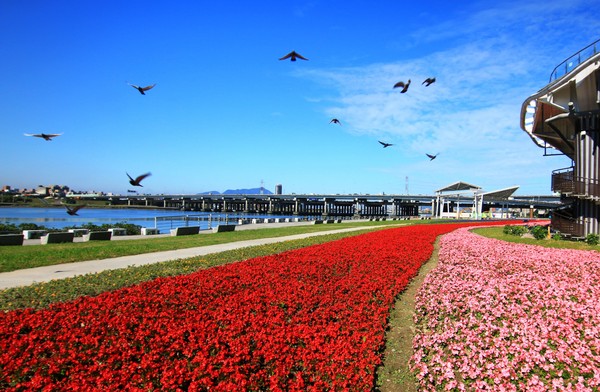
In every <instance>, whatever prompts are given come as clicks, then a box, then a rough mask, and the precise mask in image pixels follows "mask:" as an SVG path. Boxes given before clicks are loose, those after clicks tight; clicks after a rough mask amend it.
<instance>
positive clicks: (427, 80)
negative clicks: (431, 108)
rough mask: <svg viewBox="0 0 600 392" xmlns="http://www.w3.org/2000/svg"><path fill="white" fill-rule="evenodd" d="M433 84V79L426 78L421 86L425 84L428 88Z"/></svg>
mask: <svg viewBox="0 0 600 392" xmlns="http://www.w3.org/2000/svg"><path fill="white" fill-rule="evenodd" d="M425 83H427V84H425ZM432 83H435V78H427V79H425V81H424V82H423V83H421V84H425V87H428V86H429V85H430V84H432Z"/></svg>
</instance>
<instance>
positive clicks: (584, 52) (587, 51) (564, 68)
mask: <svg viewBox="0 0 600 392" xmlns="http://www.w3.org/2000/svg"><path fill="white" fill-rule="evenodd" d="M599 43H600V39H599V40H597V41H596V42H593V43H591V44H590V45H588V46H586V47H585V48H583V49H581V50H580V51H579V52H577V53H575V54H574V55H572V56H570V57H568V58H567V59H566V60H564V61H563V62H561V63H560V64H558V65H557V66H556V67H555V68H554V69H553V70H552V73H551V74H550V83H552V82H554V81H555V80H557V79H559V78H561V77H563V76H564V75H566V74H568V73H569V72H571V71H572V70H574V69H575V68H577V66H578V65H579V64H581V63H583V62H584V61H585V60H587V59H589V58H590V57H592V56H594V55H596V54H597V53H598V51H599V49H600V44H599Z"/></svg>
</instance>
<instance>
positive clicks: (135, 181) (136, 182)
mask: <svg viewBox="0 0 600 392" xmlns="http://www.w3.org/2000/svg"><path fill="white" fill-rule="evenodd" d="M125 174H127V177H129V183H130V184H131V185H133V186H143V185H142V184H140V182H141V181H142V180H143V179H144V178H146V177H148V176H149V175H151V173H146V174H142V175H139V176H137V177H136V178H135V179H134V178H133V177H131V176H130V175H129V173H125Z"/></svg>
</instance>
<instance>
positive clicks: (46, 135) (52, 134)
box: [24, 133, 62, 142]
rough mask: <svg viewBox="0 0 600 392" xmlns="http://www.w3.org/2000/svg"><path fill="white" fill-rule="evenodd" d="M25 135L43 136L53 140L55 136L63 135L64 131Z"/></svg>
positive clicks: (49, 140)
mask: <svg viewBox="0 0 600 392" xmlns="http://www.w3.org/2000/svg"><path fill="white" fill-rule="evenodd" d="M24 135H25V136H34V137H41V138H42V139H44V140H46V141H48V142H51V141H52V138H53V137H57V136H60V135H62V133H35V134H32V133H24Z"/></svg>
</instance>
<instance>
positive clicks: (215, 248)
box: [0, 224, 368, 290]
mask: <svg viewBox="0 0 600 392" xmlns="http://www.w3.org/2000/svg"><path fill="white" fill-rule="evenodd" d="M263 227H266V226H263ZM278 227H281V224H278ZM366 228H368V227H350V228H345V229H336V230H327V231H322V232H317V233H305V234H296V235H290V236H285V237H275V238H262V239H255V240H247V241H238V242H229V243H225V244H218V245H209V246H201V247H197V248H187V249H177V250H169V251H164V252H154V253H144V254H140V255H132V256H122V257H115V258H112V259H102V260H88V261H81V262H76V263H66V264H56V265H51V266H46V267H37V268H29V269H24V270H18V271H11V272H4V273H0V290H2V289H7V288H11V287H20V286H28V285H31V284H33V283H40V282H48V281H50V280H54V279H64V278H70V277H73V276H77V275H85V274H90V273H97V272H101V271H105V270H112V269H119V268H126V267H129V266H139V265H146V264H153V263H160V262H162V261H168V260H177V259H186V258H190V257H195V256H203V255H207V254H210V253H218V252H224V251H227V250H233V249H239V248H245V247H248V246H256V245H265V244H272V243H276V242H282V241H291V240H297V239H302V238H308V237H314V236H318V235H326V234H333V233H344V232H349V231H356V230H364V229H366ZM236 230H237V229H236ZM145 238H147V237H145Z"/></svg>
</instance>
